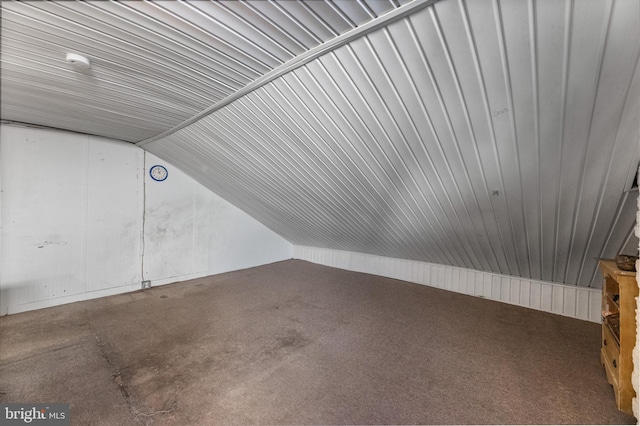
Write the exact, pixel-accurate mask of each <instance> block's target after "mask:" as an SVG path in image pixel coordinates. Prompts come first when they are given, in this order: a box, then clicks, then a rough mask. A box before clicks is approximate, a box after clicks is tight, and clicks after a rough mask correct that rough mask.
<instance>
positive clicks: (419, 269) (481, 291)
mask: <svg viewBox="0 0 640 426" xmlns="http://www.w3.org/2000/svg"><path fill="white" fill-rule="evenodd" d="M293 258H294V259H300V260H306V261H309V262H313V263H318V264H321V265H326V266H332V267H335V268H340V269H346V270H348V271H355V272H365V273H368V274H373V275H379V276H382V277H387V278H395V279H399V280H403V281H409V282H412V283H417V284H422V285H427V286H430V287H436V288H440V289H443V290H449V291H454V292H456V293H462V294H467V295H471V296H477V297H482V298H485V299H490V300H495V301H498V302H504V303H509V304H512V305H518V306H523V307H526V308H531V309H536V310H539V311H545V312H550V313H553V314H558V315H563V316H567V317H572V318H577V319H581V320H585V321H591V322H596V323H600V321H601V312H600V311H601V297H602V295H601V291H600V290H598V289H593V288H586V287H577V286H570V285H566V284H558V283H551V282H547V281H539V280H531V279H527V278H520V277H512V276H508V275H500V274H494V273H490V272H483V271H476V270H473V269H465V268H458V267H454V266H446V265H438V264H434V263H426V262H419V261H415V260H405V259H394V258H390V257H382V256H374V255H370V254H363V253H355V252H347V251H340V250H331V249H323V248H316V247H306V246H294V249H293Z"/></svg>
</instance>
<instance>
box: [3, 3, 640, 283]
mask: <svg viewBox="0 0 640 426" xmlns="http://www.w3.org/2000/svg"><path fill="white" fill-rule="evenodd" d="M430 3H431V2H425V1H421V0H416V1H413V2H398V1H392V0H390V1H382V0H380V1H375V0H368V1H358V2H355V1H346V0H345V1H330V0H326V1H298V2H293V1H272V2H263V1H255V2H253V1H251V2H244V1H238V2H203V1H194V2H137V1H131V2H66V1H59V2H24V3H14V2H3V3H2V9H3V14H2V37H3V39H2V58H1V59H2V115H3V119H5V120H14V121H21V122H27V123H33V124H38V125H45V126H53V127H58V128H65V129H69V130H75V131H80V132H86V133H91V134H99V135H104V136H108V137H115V138H118V139H122V140H127V141H142V142H141V143H140V146H142V147H143V148H144V149H147V150H149V151H151V152H153V153H154V154H156V155H158V156H160V157H161V158H163V159H165V160H166V161H168V162H171V163H173V164H174V165H176V166H178V167H180V168H181V169H182V170H184V171H185V172H186V173H188V174H190V175H191V176H192V177H194V178H196V179H197V180H198V181H200V182H201V183H203V184H204V185H205V186H207V187H208V188H210V189H211V190H213V191H214V192H216V193H218V194H220V195H221V196H223V197H225V198H226V199H227V200H228V201H230V202H232V203H233V204H235V205H237V206H238V207H240V208H242V209H243V210H245V211H246V212H248V213H250V214H251V215H252V216H254V217H255V218H256V219H258V220H259V221H261V222H263V223H264V224H266V225H267V226H269V227H270V228H271V229H273V230H274V231H276V232H277V233H279V234H280V235H282V236H283V237H285V238H287V239H288V240H290V241H291V242H292V243H294V244H296V245H298V246H306V247H320V248H328V249H337V250H345V251H349V252H358V253H368V254H373V255H378V256H385V257H391V258H403V259H410V260H416V261H421V262H429V263H437V264H442V265H450V266H456V267H463V268H468V269H476V270H481V271H488V272H492V273H497V274H506V275H511V276H516V277H523V278H527V279H533V280H542V281H546V282H562V283H568V284H578V285H581V286H598V285H599V281H600V280H599V279H598V275H597V271H596V268H597V262H596V259H597V258H598V257H612V256H613V255H615V254H616V253H618V252H619V251H620V250H621V249H623V248H625V247H637V239H636V238H635V237H634V236H633V234H632V228H633V223H634V219H635V213H636V207H635V202H634V200H635V198H636V197H637V192H625V191H626V190H627V189H628V187H629V185H630V182H631V181H632V180H633V175H634V173H635V170H636V169H637V166H638V161H639V156H640V152H639V151H640V149H639V141H640V130H639V127H638V122H639V119H640V70H639V69H638V68H639V67H638V60H639V56H640V22H639V21H640V2H637V1H636V0H580V1H577V0H466V1H465V0H441V1H439V2H437V3H435V4H434V5H431V6H429V4H430ZM416 4H418V5H419V7H417V6H416ZM403 11H405V12H407V13H406V14H403ZM394 13H395V15H394ZM392 16H393V17H392ZM350 34H352V35H354V36H350ZM68 51H73V52H79V53H84V54H86V55H88V56H89V57H90V58H91V59H92V61H93V63H94V67H93V68H92V70H91V71H90V72H89V73H87V74H79V73H77V72H74V71H72V70H71V69H70V67H69V66H68V65H67V64H66V63H64V54H65V53H66V52H68Z"/></svg>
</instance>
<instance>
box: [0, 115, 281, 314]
mask: <svg viewBox="0 0 640 426" xmlns="http://www.w3.org/2000/svg"><path fill="white" fill-rule="evenodd" d="M145 156H146V159H145ZM152 163H153V164H156V163H162V162H161V161H160V160H159V159H157V158H156V157H154V156H152V155H151V154H146V155H145V152H144V151H143V150H142V149H140V148H138V147H136V146H134V145H132V144H129V143H124V142H119V141H115V140H108V139H104V138H99V137H93V136H87V135H79V134H73V133H67V132H58V131H52V130H44V129H30V128H23V127H16V126H9V125H2V126H0V183H1V185H2V187H1V188H2V193H1V197H0V199H1V202H0V217H1V218H2V228H1V232H0V255H1V256H0V314H1V315H4V314H7V313H16V312H22V311H27V310H32V309H39V308H43V307H47V306H54V305H58V304H63V303H68V302H73V301H78V300H85V299H91V298H95V297H102V296H106V295H111V294H117V293H122V292H126V291H132V290H137V289H139V288H140V282H141V280H142V277H143V276H144V279H149V280H151V281H152V285H160V284H165V283H169V282H176V281H182V280H185V279H189V278H192V277H197V276H206V275H211V274H216V273H220V272H226V271H231V270H236V269H241V268H248V267H252V266H257V265H260V264H264V263H270V262H274V261H279V260H284V259H289V258H291V257H292V254H293V251H292V250H293V249H292V245H291V244H290V243H289V242H287V241H286V240H284V239H282V238H281V237H279V236H278V235H276V234H275V233H273V232H272V231H270V230H269V229H267V228H266V227H264V226H263V225H261V224H260V223H258V222H256V221H255V220H254V219H252V218H251V217H250V216H248V215H246V214H245V213H244V212H242V211H240V210H239V209H237V208H235V207H234V206H232V205H230V204H229V203H227V202H226V201H224V200H222V199H221V198H220V197H218V196H217V195H215V194H213V193H211V192H210V191H208V190H207V189H205V188H204V187H202V186H201V185H200V184H198V183H197V182H195V181H194V180H192V179H191V178H189V177H188V176H186V175H185V174H184V173H182V172H180V171H179V170H177V169H175V168H172V167H171V166H170V165H168V164H165V163H163V164H164V165H165V167H167V169H169V178H168V179H167V180H166V181H165V182H155V181H152V180H151V179H150V177H149V174H148V170H149V167H148V166H149V165H151V164H152ZM145 189H146V195H145ZM145 204H146V209H145ZM143 222H144V223H143ZM143 236H144V238H143Z"/></svg>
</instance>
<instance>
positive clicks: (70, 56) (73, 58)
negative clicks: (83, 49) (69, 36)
mask: <svg viewBox="0 0 640 426" xmlns="http://www.w3.org/2000/svg"><path fill="white" fill-rule="evenodd" d="M67 62H68V63H70V64H71V65H73V66H74V67H77V68H80V69H88V68H90V67H91V62H89V58H87V57H86V56H82V55H78V54H77V53H67Z"/></svg>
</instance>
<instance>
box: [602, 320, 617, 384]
mask: <svg viewBox="0 0 640 426" xmlns="http://www.w3.org/2000/svg"><path fill="white" fill-rule="evenodd" d="M602 363H603V364H604V367H605V369H606V370H607V377H608V379H609V382H610V383H611V384H612V385H614V387H616V388H617V387H618V383H619V382H620V348H619V347H618V344H617V343H616V341H615V339H614V337H613V336H612V335H611V332H610V331H609V328H608V327H606V326H603V327H602ZM616 390H617V389H616Z"/></svg>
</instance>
